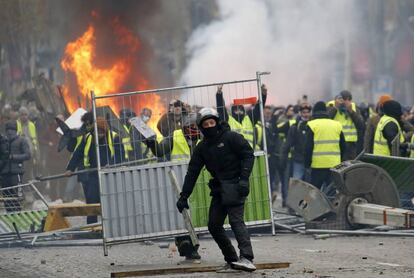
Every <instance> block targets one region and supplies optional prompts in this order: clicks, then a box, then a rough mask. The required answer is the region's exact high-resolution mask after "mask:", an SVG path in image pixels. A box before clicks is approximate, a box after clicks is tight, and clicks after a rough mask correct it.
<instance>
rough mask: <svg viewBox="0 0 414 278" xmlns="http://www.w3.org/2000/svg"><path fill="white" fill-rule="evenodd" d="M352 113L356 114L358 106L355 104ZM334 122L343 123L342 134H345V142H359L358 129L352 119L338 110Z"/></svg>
mask: <svg viewBox="0 0 414 278" xmlns="http://www.w3.org/2000/svg"><path fill="white" fill-rule="evenodd" d="M328 103H330V102H328ZM352 111H354V112H356V104H355V103H354V102H353V103H352ZM334 120H335V121H337V122H340V123H341V125H342V132H343V133H344V137H345V142H356V141H358V133H357V129H356V127H355V124H354V122H353V121H352V119H351V117H349V116H346V115H345V114H344V113H341V112H339V110H338V111H337V112H336V115H335V118H334Z"/></svg>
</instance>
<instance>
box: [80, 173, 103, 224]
mask: <svg viewBox="0 0 414 278" xmlns="http://www.w3.org/2000/svg"><path fill="white" fill-rule="evenodd" d="M82 187H83V193H84V194H85V200H86V203H87V204H98V203H100V202H101V196H100V194H99V180H98V175H97V174H95V173H91V174H89V177H88V179H87V180H85V181H82ZM96 222H98V217H97V216H87V217H86V223H87V224H92V223H96Z"/></svg>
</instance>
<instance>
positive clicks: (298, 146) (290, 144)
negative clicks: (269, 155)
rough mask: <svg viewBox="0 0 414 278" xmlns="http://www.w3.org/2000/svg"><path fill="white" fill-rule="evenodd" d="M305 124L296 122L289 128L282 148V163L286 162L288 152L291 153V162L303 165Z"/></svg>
mask: <svg viewBox="0 0 414 278" xmlns="http://www.w3.org/2000/svg"><path fill="white" fill-rule="evenodd" d="M306 129H307V122H305V121H301V120H298V121H297V122H296V124H294V125H292V126H291V127H290V128H289V132H288V135H287V139H286V142H285V144H284V145H283V148H282V161H287V159H288V155H289V152H290V151H291V150H292V151H291V153H292V160H293V161H296V162H299V163H303V162H304V160H305V140H306Z"/></svg>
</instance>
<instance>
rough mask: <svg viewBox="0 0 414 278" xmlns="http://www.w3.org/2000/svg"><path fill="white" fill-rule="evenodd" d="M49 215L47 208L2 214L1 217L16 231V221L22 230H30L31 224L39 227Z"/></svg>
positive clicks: (18, 227) (36, 227)
mask: <svg viewBox="0 0 414 278" xmlns="http://www.w3.org/2000/svg"><path fill="white" fill-rule="evenodd" d="M46 216H47V210H37V211H36V210H34V211H16V212H10V213H7V214H2V215H0V219H1V220H2V221H3V222H4V223H5V224H6V225H7V226H8V227H9V228H10V229H11V230H13V231H14V227H13V222H14V223H16V226H17V229H19V231H20V232H28V231H29V230H30V226H31V225H32V224H34V226H35V229H36V230H37V229H39V228H40V225H41V223H42V219H43V218H44V217H46Z"/></svg>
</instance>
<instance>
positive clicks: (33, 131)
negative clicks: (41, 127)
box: [16, 120, 39, 150]
mask: <svg viewBox="0 0 414 278" xmlns="http://www.w3.org/2000/svg"><path fill="white" fill-rule="evenodd" d="M16 125H17V134H18V135H20V136H22V135H24V134H23V127H22V122H21V121H20V120H16ZM27 125H28V128H29V136H30V141H31V142H32V145H33V148H34V149H35V150H37V148H38V146H39V143H38V141H37V132H36V126H35V124H34V123H33V122H32V121H29V122H28V123H27Z"/></svg>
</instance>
